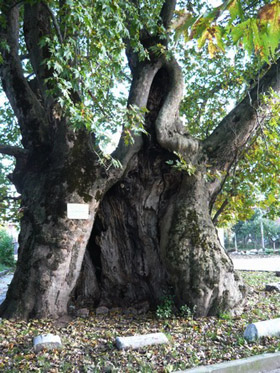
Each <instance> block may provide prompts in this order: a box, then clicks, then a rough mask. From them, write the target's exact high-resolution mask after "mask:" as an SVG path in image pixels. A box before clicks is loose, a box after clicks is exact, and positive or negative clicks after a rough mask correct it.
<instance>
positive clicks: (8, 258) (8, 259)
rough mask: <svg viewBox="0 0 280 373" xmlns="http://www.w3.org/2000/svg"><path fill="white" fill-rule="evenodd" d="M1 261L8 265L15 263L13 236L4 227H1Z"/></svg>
mask: <svg viewBox="0 0 280 373" xmlns="http://www.w3.org/2000/svg"><path fill="white" fill-rule="evenodd" d="M0 263H2V264H3V265H5V266H7V267H12V266H13V265H14V263H15V261H14V245H13V238H12V237H11V236H9V234H8V233H7V232H6V230H5V229H3V228H0Z"/></svg>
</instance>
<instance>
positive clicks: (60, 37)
mask: <svg viewBox="0 0 280 373" xmlns="http://www.w3.org/2000/svg"><path fill="white" fill-rule="evenodd" d="M42 4H43V5H44V7H45V8H46V9H47V10H48V12H49V14H50V16H51V18H52V21H53V24H54V28H55V31H56V33H57V36H58V39H59V42H60V44H62V43H63V37H62V34H61V32H60V28H59V25H58V23H57V20H56V17H55V14H54V12H53V11H52V10H51V8H50V7H49V5H48V4H47V3H44V2H43V3H42Z"/></svg>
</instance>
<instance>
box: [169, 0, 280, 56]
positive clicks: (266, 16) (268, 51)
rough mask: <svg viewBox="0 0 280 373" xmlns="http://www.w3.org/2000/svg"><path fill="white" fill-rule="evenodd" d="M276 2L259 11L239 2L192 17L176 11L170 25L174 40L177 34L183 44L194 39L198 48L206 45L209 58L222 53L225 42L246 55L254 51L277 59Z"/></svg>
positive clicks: (279, 17)
mask: <svg viewBox="0 0 280 373" xmlns="http://www.w3.org/2000/svg"><path fill="white" fill-rule="evenodd" d="M279 21H280V2H279V0H273V1H271V2H270V3H269V4H265V5H263V6H262V7H261V8H259V9H253V7H252V8H251V7H250V4H249V5H248V4H247V3H246V2H244V1H242V0H227V1H224V2H223V4H222V5H220V6H218V7H216V8H214V9H211V10H209V11H206V12H205V13H204V14H202V15H196V14H194V13H192V12H190V11H185V10H180V11H178V12H177V19H176V20H175V21H174V22H173V24H172V28H173V29H174V30H175V39H178V38H179V37H180V36H181V35H183V36H184V38H185V40H186V41H189V40H192V39H197V43H198V46H199V47H200V48H201V47H203V46H204V44H205V43H208V51H209V54H210V56H211V57H214V56H215V55H216V54H217V53H219V52H224V51H225V44H227V43H228V41H229V40H231V41H232V42H233V44H234V45H237V44H238V45H239V46H241V47H243V48H244V49H245V50H246V51H247V52H248V53H249V54H252V53H253V52H255V53H256V54H257V55H259V56H260V58H261V59H263V60H265V61H266V62H270V59H271V58H272V59H273V58H275V57H276V56H277V48H278V46H279V42H280V23H279Z"/></svg>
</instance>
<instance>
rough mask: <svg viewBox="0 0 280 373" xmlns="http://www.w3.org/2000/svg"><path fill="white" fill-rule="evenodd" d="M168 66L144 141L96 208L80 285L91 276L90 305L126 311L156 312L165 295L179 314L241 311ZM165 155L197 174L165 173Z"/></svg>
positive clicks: (237, 284)
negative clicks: (179, 156)
mask: <svg viewBox="0 0 280 373" xmlns="http://www.w3.org/2000/svg"><path fill="white" fill-rule="evenodd" d="M174 66H175V67H174V68H175V70H176V71H175V72H174V71H172V66H171V67H170V64H168V66H167V67H166V68H165V67H163V68H162V69H159V71H158V73H157V74H156V76H155V78H154V81H153V84H152V87H151V91H150V95H149V99H148V103H147V107H148V109H149V114H148V115H147V116H146V128H147V130H148V131H149V133H150V135H149V136H148V137H146V138H145V141H144V143H143V146H142V149H141V150H140V151H139V152H138V153H137V154H136V155H135V156H134V157H133V158H132V160H131V161H130V162H129V164H128V167H127V169H126V173H125V176H124V177H123V178H122V180H120V181H119V182H118V183H117V184H115V185H114V186H113V187H112V188H111V189H110V190H109V191H108V192H107V194H106V195H105V197H104V199H103V201H102V203H101V204H100V208H99V211H98V214H97V218H96V221H95V224H94V226H93V231H92V236H91V240H90V242H89V244H88V247H87V249H88V253H89V256H90V257H91V259H92V263H93V267H95V269H93V267H89V266H86V267H85V268H84V272H83V277H85V272H87V271H88V270H89V271H91V273H93V272H94V274H96V281H97V283H98V288H99V294H98V296H99V299H96V298H95V299H94V301H95V304H100V305H106V306H109V307H112V306H122V307H126V306H129V305H135V304H137V303H140V302H142V301H148V302H149V303H150V305H151V306H154V305H156V304H158V303H159V302H160V300H161V298H162V296H163V295H166V294H170V295H174V296H175V301H176V303H177V305H178V306H180V305H183V304H187V305H188V306H190V307H192V308H196V312H197V314H199V315H213V314H217V313H219V312H221V311H225V310H232V309H236V308H237V306H239V305H242V303H243V300H244V295H245V288H244V286H243V283H242V281H241V280H240V278H239V277H238V275H237V274H235V273H234V270H233V265H232V262H231V260H230V258H229V257H228V256H227V254H226V253H225V252H224V249H223V248H222V247H221V245H220V243H219V240H218V238H217V234H216V229H215V227H214V225H213V223H212V220H211V217H210V212H209V211H210V201H211V195H212V194H211V186H209V185H208V183H207V182H206V178H205V176H206V172H207V169H206V167H205V163H206V157H205V154H204V150H203V147H202V146H201V145H200V144H199V143H198V142H195V141H193V140H192V139H189V138H188V136H187V134H186V135H185V136H184V137H183V138H181V136H182V134H181V131H183V129H182V128H181V127H180V123H179V119H178V117H177V114H176V110H177V109H178V106H176V103H175V104H174V101H175V102H178V100H179V99H180V90H179V92H178V87H177V86H176V84H179V85H180V84H181V82H180V80H179V78H180V73H179V71H178V70H177V69H178V67H177V65H176V63H175V64H174ZM170 71H171V74H172V76H170V75H169V72H170ZM170 86H171V87H172V88H171V90H170ZM172 89H173V90H176V92H175V94H173V93H172ZM170 92H171V93H170ZM166 103H167V105H168V113H165V112H166V110H167V109H166V107H165V105H166ZM174 110H175V113H174ZM165 114H166V115H165ZM161 118H162V121H163V122H164V123H163V124H162V123H159V121H160V120H161ZM162 127H165V128H163V131H162V132H160V136H161V137H160V141H158V132H159V131H160V128H161V129H162ZM164 131H165V132H164ZM159 142H160V143H161V144H162V145H163V146H160V144H159ZM165 146H166V147H167V149H165ZM178 148H179V149H178ZM169 149H170V150H174V149H177V150H179V151H180V152H183V154H184V158H185V159H186V160H188V161H190V162H193V163H194V162H195V167H196V172H195V174H194V175H192V176H190V175H188V173H187V172H186V171H180V170H176V169H174V168H172V167H170V165H168V164H167V163H166V162H167V161H168V160H170V159H173V160H174V158H175V157H174V154H173V153H171V152H170V151H169ZM89 276H90V274H87V275H86V277H89ZM82 282H83V281H82V278H81V279H80V282H79V287H78V288H77V289H76V296H77V295H79V296H80V298H82V297H83V296H82V294H83V289H85V288H86V287H85V285H82Z"/></svg>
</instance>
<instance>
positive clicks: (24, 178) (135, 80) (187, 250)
mask: <svg viewBox="0 0 280 373" xmlns="http://www.w3.org/2000/svg"><path fill="white" fill-rule="evenodd" d="M198 3H199V2H198ZM237 3H238V4H239V3H240V2H238V1H225V2H224V6H223V7H220V8H219V9H218V8H216V10H215V11H214V12H212V13H211V12H210V13H209V14H210V15H209V14H208V18H207V17H204V18H203V17H200V18H199V15H198V11H199V10H200V11H205V10H203V9H204V8H202V5H201V4H203V2H201V4H200V5H199V6H198V7H197V8H196V7H194V5H193V6H192V5H191V2H187V1H185V2H184V1H181V2H178V4H177V7H178V8H177V10H176V11H175V9H176V1H175V0H166V1H160V0H158V1H153V0H150V1H134V0H131V1H120V2H115V1H112V0H111V1H109V0H106V1H101V0H100V1H99V0H96V1H92V0H82V1H74V2H73V1H71V0H59V1H58V0H53V1H36V0H35V1H28V0H26V1H25V0H24V1H19V2H18V1H14V0H11V1H1V8H0V9H1V19H0V22H1V23H0V34H1V44H0V50H1V61H0V76H1V81H2V87H3V90H4V92H5V94H6V96H7V98H8V100H9V102H10V105H11V106H12V108H13V111H14V114H15V116H16V118H17V121H18V126H19V128H20V133H21V144H22V146H11V145H9V144H2V145H1V146H0V151H1V152H2V153H3V154H8V155H11V156H14V157H15V159H16V167H15V170H14V172H13V174H12V176H11V179H12V182H13V183H14V185H15V186H16V188H17V191H18V192H19V193H20V195H21V201H22V207H21V211H22V218H21V233H20V249H19V258H18V263H17V268H16V272H15V275H14V279H13V281H12V284H11V285H10V287H9V291H8V294H7V298H6V300H5V301H4V303H3V304H2V306H1V310H0V313H1V316H3V317H15V318H30V317H58V316H60V315H62V314H64V313H66V312H67V307H68V306H69V304H70V302H71V301H73V302H75V301H76V302H83V303H89V304H92V305H95V306H97V305H106V306H109V307H112V306H122V307H126V306H130V305H137V304H139V303H141V302H143V301H148V302H149V304H150V305H151V306H153V305H156V304H157V303H158V302H159V300H160V299H161V297H162V296H163V295H164V294H171V295H173V296H174V299H175V302H176V304H177V305H178V306H180V305H183V304H187V305H188V306H189V307H191V308H192V307H194V306H195V307H196V312H197V314H199V315H214V314H217V313H218V312H220V311H225V310H233V309H235V308H237V307H238V306H240V305H242V302H243V300H244V296H245V288H244V285H243V283H242V281H241V279H240V278H239V276H238V274H236V273H235V272H234V270H233V265H232V262H231V259H230V258H229V257H228V256H227V254H226V253H225V252H224V250H223V248H222V247H221V244H220V242H219V240H218V238H217V235H216V229H215V226H214V224H213V221H212V217H211V210H212V209H213V205H214V203H215V201H216V198H217V196H218V195H219V193H220V191H221V189H222V187H223V185H224V183H225V179H226V178H227V177H228V176H229V175H230V170H231V167H232V166H233V165H236V162H237V161H238V159H239V158H240V154H242V150H243V149H244V147H245V146H248V144H249V143H250V141H251V139H252V138H253V137H254V138H255V135H256V134H257V133H258V130H259V128H260V125H261V123H263V121H264V117H265V115H267V111H265V110H263V111H261V114H260V111H259V108H260V107H261V105H262V102H261V101H260V100H259V93H260V92H262V93H265V92H267V91H268V90H269V89H270V88H272V89H273V90H275V91H277V90H279V80H278V76H277V71H278V68H279V67H278V65H277V64H274V65H272V66H271V68H270V69H266V72H265V73H264V74H263V76H262V78H261V79H259V81H258V84H257V85H256V87H255V88H254V87H251V90H250V92H249V94H248V95H246V96H245V98H244V99H243V101H241V102H240V103H239V104H238V105H237V106H236V107H235V108H234V109H233V110H232V111H231V112H230V113H229V114H228V115H227V116H226V117H225V118H224V119H223V120H222V121H221V122H220V123H216V124H215V126H214V127H215V128H214V129H213V130H212V132H211V131H210V133H209V134H208V135H205V136H204V137H203V138H201V139H200V138H199V137H195V136H192V135H191V134H190V133H189V132H188V129H187V128H186V126H184V125H183V124H182V122H181V120H180V116H179V109H180V104H181V101H182V99H183V95H184V84H183V82H184V76H183V73H182V69H181V67H180V66H179V64H178V62H177V61H176V56H177V58H180V59H181V60H182V53H183V52H182V50H181V47H182V42H181V41H178V40H180V31H182V32H183V33H185V34H186V32H187V31H188V30H190V28H191V27H192V29H191V30H190V32H191V33H192V35H191V38H192V37H197V38H200V44H201V45H202V44H203V43H204V41H206V40H208V41H207V43H208V48H209V52H210V54H212V55H214V54H215V53H219V49H223V46H222V45H221V43H222V41H221V37H222V36H221V35H220V36H219V33H220V30H221V29H222V28H217V27H218V26H216V22H218V17H219V14H220V13H222V12H223V11H224V12H227V9H229V10H230V13H228V14H230V17H231V21H230V22H231V26H232V27H234V26H235V25H238V24H241V23H240V22H241V21H243V23H244V22H247V20H246V19H245V18H244V19H242V17H243V16H241V13H240V12H241V10H240V9H241V8H240V6H239V5H240V4H239V5H238V4H237ZM247 3H248V4H249V3H250V2H247ZM236 4H237V5H238V6H237V5H236ZM248 4H247V5H248ZM245 5H246V4H245ZM260 5H262V6H263V5H264V4H260ZM184 6H185V7H188V11H187V12H186V11H185V12H183V11H180V7H184ZM268 10H269V11H268ZM261 11H262V12H261V13H259V15H258V16H259V21H260V20H261V18H262V19H264V20H266V21H269V20H270V19H271V17H272V16H271V14H272V13H273V12H276V5H271V6H270V7H269V9H268V8H265V7H263V8H261ZM277 11H278V10H277ZM238 12H239V13H238ZM260 15H261V16H262V17H261V16H260ZM244 17H245V16H244ZM250 17H252V18H251V20H252V22H251V21H250V22H251V23H252V25H253V21H254V22H255V21H256V22H257V21H258V19H257V16H256V13H254V14H252V15H250ZM227 18H228V16H225V17H224V18H223V17H222V21H221V22H225V23H227V25H226V26H229V23H228V20H227ZM203 20H204V21H203ZM205 20H206V21H205ZM207 22H208V23H207ZM277 22H278V13H277ZM251 23H250V25H251ZM255 24H257V23H255ZM252 25H251V26H252ZM251 26H250V27H251ZM221 27H222V26H221ZM267 27H270V26H267ZM253 29H254V27H253V26H252V30H253ZM174 30H175V31H176V37H175V39H174V35H173V33H174ZM250 30H251V29H250ZM226 33H229V31H225V34H226ZM241 34H242V32H241V33H240V35H239V36H238V37H236V39H238V38H239V39H240V38H242V35H241ZM263 35H264V34H263ZM229 39H230V38H229ZM229 39H228V43H229V42H230V41H229ZM215 40H216V41H217V43H216V44H215ZM191 43H193V42H191ZM226 43H227V42H226ZM244 44H246V40H244ZM247 44H248V42H247ZM176 45H177V46H179V47H180V48H177V52H176V50H175V51H174V48H175V47H176ZM178 49H179V50H178ZM272 49H273V46H271V50H272ZM274 49H275V48H274ZM255 50H257V48H256V46H255ZM124 51H125V52H126V57H125V54H124ZM176 53H177V54H176ZM268 54H269V53H266V56H267V55H268ZM125 58H126V59H127V60H126V61H127V62H125ZM186 58H187V57H186ZM190 58H193V57H190ZM126 63H127V65H126ZM128 67H129V68H128ZM194 79H195V75H194ZM121 80H123V81H126V82H130V89H129V97H128V100H127V104H126V107H127V109H125V110H123V109H121V103H122V102H123V99H122V97H121V95H120V92H118V90H119V91H120V90H122V89H124V88H123V85H121V86H119V88H118V90H116V89H115V90H114V89H113V90H112V88H113V86H114V85H115V84H117V83H116V82H118V81H121ZM114 96H117V97H118V99H116V100H115V101H114ZM185 105H187V102H185ZM266 105H267V104H266ZM187 119H188V121H191V118H187ZM109 122H110V123H114V122H115V127H112V125H111V124H110V125H109V124H108V123H109ZM120 125H122V136H121V139H120V142H119V144H118V146H117V148H116V150H115V151H114V152H113V154H112V158H111V159H108V157H107V158H106V157H105V156H103V155H102V152H101V150H100V149H101V148H102V146H103V148H104V143H105V142H104V141H105V140H104V136H105V135H106V134H107V136H109V137H110V133H112V132H114V131H116V129H117V128H119V126H120ZM110 131H111V132H110ZM104 134H105V135H104ZM102 144H103V145H102ZM120 165H121V166H120ZM209 175H210V176H209ZM68 203H79V204H88V205H89V218H88V219H70V218H68V217H67V204H68Z"/></svg>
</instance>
